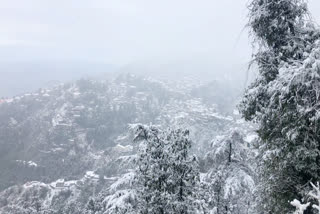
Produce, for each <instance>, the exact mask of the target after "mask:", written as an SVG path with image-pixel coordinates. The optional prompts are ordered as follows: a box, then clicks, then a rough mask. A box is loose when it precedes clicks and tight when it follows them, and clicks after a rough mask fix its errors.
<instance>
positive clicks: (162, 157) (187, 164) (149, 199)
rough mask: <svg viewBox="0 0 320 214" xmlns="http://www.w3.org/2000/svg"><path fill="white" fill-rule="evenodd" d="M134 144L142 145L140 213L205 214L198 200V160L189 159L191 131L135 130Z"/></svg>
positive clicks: (140, 159)
mask: <svg viewBox="0 0 320 214" xmlns="http://www.w3.org/2000/svg"><path fill="white" fill-rule="evenodd" d="M134 130H135V134H136V135H135V142H142V144H141V145H142V147H143V148H142V149H141V151H140V154H139V158H138V169H137V172H136V176H137V179H138V182H139V187H138V191H139V193H138V195H139V197H140V204H139V205H138V207H139V213H154V214H158V213H159V214H164V213H184V214H187V213H195V212H196V210H197V212H200V213H204V210H203V209H204V208H203V206H202V204H201V202H200V201H199V200H198V198H197V185H198V183H199V171H198V166H197V160H196V158H195V157H191V156H190V155H189V150H190V147H191V141H190V139H189V131H183V130H172V131H167V132H165V131H162V130H160V129H159V128H157V127H155V126H143V125H136V126H134Z"/></svg>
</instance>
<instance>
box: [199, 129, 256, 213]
mask: <svg viewBox="0 0 320 214" xmlns="http://www.w3.org/2000/svg"><path fill="white" fill-rule="evenodd" d="M211 147H212V148H211V151H210V152H208V153H207V154H206V156H205V160H204V161H205V162H206V165H207V167H208V168H209V170H208V172H207V173H206V175H205V177H204V179H203V183H204V186H205V188H203V191H204V192H205V195H206V200H207V204H208V206H209V208H210V209H211V210H215V213H217V214H229V213H239V214H245V213H254V212H253V211H252V207H253V201H254V200H253V199H254V198H253V197H252V195H253V191H254V188H255V181H254V175H253V170H252V169H251V167H250V166H249V165H250V164H249V163H250V158H252V157H253V154H250V153H251V151H250V150H249V149H248V148H247V147H246V143H245V142H244V140H243V136H242V134H240V131H236V130H233V131H231V133H230V134H227V135H225V136H218V137H217V139H215V140H214V141H213V142H212V146H211Z"/></svg>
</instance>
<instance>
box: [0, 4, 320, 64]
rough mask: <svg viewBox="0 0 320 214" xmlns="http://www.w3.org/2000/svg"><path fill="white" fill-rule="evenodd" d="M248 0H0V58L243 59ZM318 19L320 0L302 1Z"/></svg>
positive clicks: (245, 56) (115, 60)
mask: <svg viewBox="0 0 320 214" xmlns="http://www.w3.org/2000/svg"><path fill="white" fill-rule="evenodd" d="M246 3H247V0H197V1H195V0H28V1H26V0H0V60H1V61H7V60H9V61H19V60H26V61H28V60H31V61H33V60H35V61H41V60H42V61H45V60H75V61H77V60H82V61H89V62H104V63H108V64H115V65H125V64H128V63H136V62H140V63H143V62H145V61H153V62H155V63H157V62H165V61H174V60H182V59H192V58H202V57H205V58H208V59H212V61H213V63H214V62H219V63H226V62H228V61H230V60H232V62H234V63H246V62H247V61H248V59H249V57H250V54H251V49H250V45H249V42H248V35H247V32H246V31H243V29H244V25H245V23H246V14H247V10H246ZM309 7H310V10H311V11H312V14H313V16H314V18H315V20H317V22H318V23H320V1H319V0H309Z"/></svg>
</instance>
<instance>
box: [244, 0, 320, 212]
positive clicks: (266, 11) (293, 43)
mask: <svg viewBox="0 0 320 214" xmlns="http://www.w3.org/2000/svg"><path fill="white" fill-rule="evenodd" d="M249 9H250V21H249V27H250V28H251V30H252V34H253V35H254V36H255V39H256V40H255V41H257V42H258V44H259V48H258V50H257V52H256V53H255V55H254V62H255V63H256V64H257V65H258V69H259V77H258V78H257V80H256V81H255V82H254V83H253V84H252V85H251V86H250V87H249V89H248V90H247V91H246V93H245V96H244V99H243V101H242V103H241V105H240V111H241V112H242V114H243V116H244V118H245V119H247V120H253V121H256V122H258V123H259V125H260V126H259V130H258V133H259V136H260V137H261V140H262V145H261V161H262V166H261V168H260V169H261V171H260V172H261V173H260V175H261V185H260V186H261V188H260V189H261V202H263V204H264V206H263V207H261V208H262V210H263V211H264V212H267V213H270V212H271V213H286V212H288V211H289V210H290V207H289V205H288V203H287V201H288V200H290V199H291V198H299V199H301V197H302V195H301V191H300V190H301V188H302V187H303V186H304V185H305V184H307V183H308V181H310V180H319V176H320V138H319V136H320V126H319V125H318V124H319V122H320V121H319V118H320V117H318V113H317V112H318V110H319V105H318V103H319V101H318V100H319V95H318V94H319V92H320V76H319V73H320V63H319V59H320V55H319V53H320V52H319V50H320V49H319V44H320V43H319V38H320V36H319V35H320V34H319V30H318V29H316V28H315V27H314V25H313V24H312V21H311V20H310V19H309V16H308V9H307V5H306V3H305V1H304V0H253V1H252V3H251V4H250V6H249Z"/></svg>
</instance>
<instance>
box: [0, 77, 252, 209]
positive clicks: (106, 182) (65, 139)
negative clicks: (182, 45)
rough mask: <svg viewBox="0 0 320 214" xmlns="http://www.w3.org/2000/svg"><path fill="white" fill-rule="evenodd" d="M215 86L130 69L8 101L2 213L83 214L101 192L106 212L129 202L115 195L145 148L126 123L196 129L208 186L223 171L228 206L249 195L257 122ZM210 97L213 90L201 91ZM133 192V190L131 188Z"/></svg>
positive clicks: (1, 132) (3, 114) (1, 139)
mask: <svg viewBox="0 0 320 214" xmlns="http://www.w3.org/2000/svg"><path fill="white" fill-rule="evenodd" d="M208 84H209V85H211V86H210V87H209V88H208ZM215 84H218V83H217V81H212V82H211V83H208V82H199V81H193V79H192V78H190V79H189V83H188V78H185V79H183V80H181V81H179V80H176V84H173V82H172V80H170V81H166V80H163V79H161V80H159V79H155V78H149V77H148V78H143V77H137V76H134V75H129V74H128V75H120V76H118V77H117V78H115V79H112V80H101V81H96V80H95V81H94V80H83V79H82V80H79V81H77V82H74V83H70V84H64V85H60V86H57V87H54V88H51V89H40V90H38V91H36V92H34V93H30V94H24V95H21V96H17V97H13V98H10V99H6V100H3V102H1V103H0V120H1V121H2V123H0V146H1V148H2V149H1V150H0V152H1V155H0V163H1V164H0V181H1V182H0V188H1V190H2V192H1V193H0V211H2V212H4V213H17V214H18V213H41V212H43V213H45V212H47V213H48V212H49V213H77V212H80V211H79V210H81V209H84V208H85V207H86V206H88V201H90V200H89V199H90V198H94V199H95V201H97V200H98V199H99V200H100V201H104V202H103V203H102V202H101V203H99V204H100V206H106V207H104V208H103V209H102V210H104V209H105V212H106V213H108V212H107V210H108V209H109V208H108V206H109V207H113V208H114V203H116V202H115V201H114V200H118V199H119V200H126V199H124V198H122V197H120V196H118V197H117V196H116V195H115V194H120V195H121V191H124V190H127V189H128V188H129V187H128V185H129V184H124V185H122V183H123V182H124V181H125V180H128V179H129V178H131V177H130V173H131V172H132V170H133V169H134V167H135V165H134V160H135V154H136V152H137V148H136V147H137V146H136V145H133V144H131V141H132V135H131V133H130V132H129V130H128V126H129V124H132V123H143V124H155V125H159V126H161V127H163V128H167V127H173V128H184V129H189V130H190V136H191V139H192V141H193V145H192V152H193V153H195V154H196V155H197V156H198V157H199V160H200V163H201V173H202V176H201V177H202V180H203V183H204V185H209V183H208V179H209V178H211V177H212V174H215V172H216V171H221V176H224V179H225V181H224V182H225V183H224V184H223V185H225V189H224V193H223V194H224V196H223V198H225V200H227V199H228V200H229V199H230V200H229V202H228V203H235V200H236V199H235V198H232V197H233V195H234V194H235V193H236V192H239V191H243V190H246V192H244V194H247V195H248V194H251V193H252V191H253V190H254V186H255V178H254V174H253V172H252V171H253V170H252V167H254V166H253V165H252V162H253V161H252V160H253V158H254V156H255V153H254V144H255V138H254V135H253V127H251V126H250V125H249V124H247V123H245V122H244V121H243V120H241V119H239V116H238V114H237V112H236V111H235V112H233V111H230V110H227V109H234V108H235V106H234V102H233V103H228V102H222V101H221V100H224V99H223V97H217V94H218V92H214V93H210V92H209V91H207V90H209V89H210V90H212V88H215V89H216V90H221V89H222V88H220V87H219V86H218V85H217V86H216V87H214V86H215ZM219 84H220V83H219ZM182 89H183V90H182ZM201 91H203V93H201ZM237 93H238V91H230V94H228V95H225V94H223V95H222V96H230V97H235V96H236V94H237ZM203 94H206V97H203V96H198V95H203ZM221 109H225V110H226V111H222V110H221ZM234 130H236V131H234ZM234 132H235V133H237V134H238V135H239V136H241V137H239V138H241V140H240V139H238V141H239V142H241V143H240V144H241V145H238V146H237V147H235V148H237V149H236V150H234V152H235V154H233V155H232V161H230V162H232V164H231V165H228V163H227V162H223V161H222V160H223V158H224V157H225V155H226V154H227V153H226V152H225V149H226V148H225V145H226V143H225V142H227V141H226V140H225V139H227V138H228V137H229V138H230V137H231V138H234V137H235V135H236V134H234V135H232V136H230V133H234ZM228 142H229V141H228ZM237 144H238V143H237ZM232 152H233V151H232ZM217 160H219V161H220V162H219V161H218V162H217ZM213 172H214V173H213ZM128 173H129V174H128ZM216 179H217V178H214V179H212V180H216ZM129 180H130V179H129ZM124 183H126V182H124ZM10 186H11V187H10ZM129 186H130V185H129ZM129 189H130V188H129ZM119 191H120V192H119ZM208 191H209V189H208ZM210 191H213V192H208V194H216V193H214V192H215V190H210ZM125 192H126V194H129V195H127V196H128V197H129V196H130V194H133V193H132V192H130V191H129V192H128V191H125ZM122 193H124V192H122ZM204 194H205V193H204ZM221 194H222V193H221ZM131 196H132V195H131ZM123 197H125V196H124V195H123ZM132 197H133V196H132ZM117 198H118V199H117ZM99 200H98V201H99ZM110 200H111V201H110ZM208 200H209V199H208ZM118 202H119V201H118ZM118 202H117V203H118ZM110 203H111V204H113V205H112V206H111V205H110ZM119 203H120V202H119ZM243 203H246V202H245V201H244V202H243ZM108 204H109V205H108ZM211 205H212V207H216V206H217V205H215V204H211ZM219 206H220V205H219ZM77 209H78V210H77ZM110 209H111V208H110ZM239 212H240V213H242V211H239ZM111 213H112V212H111Z"/></svg>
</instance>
